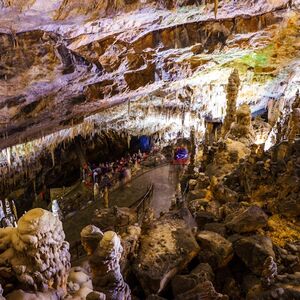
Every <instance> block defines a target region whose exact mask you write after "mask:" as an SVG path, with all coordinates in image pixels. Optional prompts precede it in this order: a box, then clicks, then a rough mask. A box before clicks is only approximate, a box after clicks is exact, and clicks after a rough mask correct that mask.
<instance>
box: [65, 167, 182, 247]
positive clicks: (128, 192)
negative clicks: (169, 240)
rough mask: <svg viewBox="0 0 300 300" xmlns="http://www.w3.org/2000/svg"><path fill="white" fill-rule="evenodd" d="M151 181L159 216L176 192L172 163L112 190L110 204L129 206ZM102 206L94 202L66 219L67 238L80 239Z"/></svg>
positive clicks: (71, 240)
mask: <svg viewBox="0 0 300 300" xmlns="http://www.w3.org/2000/svg"><path fill="white" fill-rule="evenodd" d="M151 183H153V184H154V191H153V198H152V201H151V206H152V207H153V209H154V211H155V214H156V216H159V214H160V212H162V211H168V210H169V207H170V205H171V200H172V198H173V197H174V194H175V188H176V183H177V175H176V172H175V169H174V166H172V165H165V166H162V167H158V168H155V169H153V170H150V171H148V172H146V173H145V174H142V175H140V176H138V177H137V178H135V179H133V180H132V181H131V182H130V183H128V184H127V185H125V186H121V187H120V188H118V189H116V190H114V191H112V192H111V193H110V195H109V200H110V202H109V205H110V206H114V205H117V206H119V207H124V206H126V207H128V206H129V205H131V204H132V203H133V202H134V201H136V200H137V199H139V198H140V197H141V196H143V195H144V194H145V193H146V191H147V188H148V186H149V185H150V184H151ZM101 207H103V203H100V202H98V203H92V204H91V205H89V206H88V207H86V208H85V209H83V210H81V211H80V212H77V213H76V214H75V215H74V216H72V217H70V218H68V219H66V220H65V221H64V222H63V226H64V231H65V233H66V240H67V241H69V242H71V243H72V242H73V241H76V240H78V239H80V231H81V229H82V228H83V227H85V226H86V225H89V224H90V222H91V219H92V217H93V213H94V212H95V210H96V209H97V208H101Z"/></svg>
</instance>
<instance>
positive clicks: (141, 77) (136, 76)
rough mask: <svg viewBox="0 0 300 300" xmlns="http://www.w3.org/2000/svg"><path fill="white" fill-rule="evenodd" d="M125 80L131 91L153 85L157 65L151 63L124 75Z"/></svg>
mask: <svg viewBox="0 0 300 300" xmlns="http://www.w3.org/2000/svg"><path fill="white" fill-rule="evenodd" d="M124 78H125V81H126V83H127V85H128V87H129V88H130V89H131V90H136V89H138V88H139V87H141V86H145V85H146V84H148V83H149V84H150V83H153V82H154V80H155V65H154V64H152V63H149V64H147V65H146V66H143V67H141V68H139V69H137V70H133V71H127V72H125V73H124Z"/></svg>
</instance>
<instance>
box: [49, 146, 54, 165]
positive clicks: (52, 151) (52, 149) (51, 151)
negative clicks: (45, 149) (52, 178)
mask: <svg viewBox="0 0 300 300" xmlns="http://www.w3.org/2000/svg"><path fill="white" fill-rule="evenodd" d="M50 154H51V159H52V166H53V167H54V166H55V155H54V147H51V148H50Z"/></svg>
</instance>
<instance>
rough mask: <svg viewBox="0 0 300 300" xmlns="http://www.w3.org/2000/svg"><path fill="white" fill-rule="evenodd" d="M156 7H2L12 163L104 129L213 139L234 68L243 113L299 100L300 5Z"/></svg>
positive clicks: (6, 129) (1, 115)
mask: <svg viewBox="0 0 300 300" xmlns="http://www.w3.org/2000/svg"><path fill="white" fill-rule="evenodd" d="M156 2H157V1H125V0H124V1H92V0H90V1H84V2H83V1H79V0H77V1H68V0H64V1H59V0H52V1H47V3H46V1H42V0H36V1H34V0H31V1H25V0H23V1H5V0H4V1H3V0H2V1H0V7H1V10H0V15H1V18H0V29H1V30H0V32H1V33H0V40H1V43H0V54H1V61H0V64H1V68H0V81H1V85H0V123H1V128H0V134H1V141H0V147H1V149H3V150H2V157H3V159H6V160H7V161H10V160H14V157H16V156H22V157H23V156H26V155H31V154H30V153H38V152H39V151H41V149H44V148H46V149H52V151H53V149H54V148H55V146H56V145H57V144H59V143H60V142H62V141H67V140H68V139H71V138H73V137H74V136H76V135H79V134H82V135H88V134H93V133H94V132H95V131H97V130H98V131H101V130H103V128H105V129H107V130H109V129H116V130H119V131H120V130H121V131H122V130H124V131H126V132H127V134H132V135H139V134H143V133H147V134H152V133H155V132H165V133H169V134H170V136H169V137H170V138H172V134H173V135H174V133H175V136H176V133H177V132H178V131H184V132H186V133H189V132H190V127H191V126H195V127H196V128H197V129H198V131H199V132H200V133H201V132H202V131H203V128H204V126H203V125H204V122H203V118H204V117H205V116H207V115H211V116H212V117H213V118H218V119H223V117H224V114H225V111H226V85H227V82H228V77H229V75H230V73H231V72H232V70H233V69H234V68H236V69H238V71H239V74H240V80H241V84H240V89H239V95H238V99H237V105H240V104H242V103H244V102H247V103H249V104H250V105H251V109H252V112H253V113H255V114H259V112H260V111H263V110H264V109H265V108H266V107H267V106H269V107H270V106H272V108H273V110H274V112H276V110H278V109H280V105H285V103H289V102H290V101H292V100H293V99H294V95H295V93H296V89H297V86H299V72H298V74H297V72H296V70H297V68H299V64H300V61H299V18H298V16H299V14H298V13H297V12H298V9H299V3H298V1H284V0H277V1H275V0H268V1H252V0H248V1H225V0H224V1H219V3H218V11H217V14H216V18H215V13H216V9H215V7H216V6H215V2H216V1H206V2H208V3H207V4H205V3H204V1H158V3H156ZM277 100H279V101H277ZM274 103H275V104H274ZM278 103H280V105H279V104H278ZM274 115H276V113H274ZM24 143H25V144H24ZM7 147H10V148H7ZM25 149H27V150H25Z"/></svg>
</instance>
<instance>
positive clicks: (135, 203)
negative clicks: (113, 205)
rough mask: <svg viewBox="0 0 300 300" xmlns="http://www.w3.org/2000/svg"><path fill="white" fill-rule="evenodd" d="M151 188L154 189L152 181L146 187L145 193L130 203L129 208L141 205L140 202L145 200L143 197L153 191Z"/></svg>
mask: <svg viewBox="0 0 300 300" xmlns="http://www.w3.org/2000/svg"><path fill="white" fill-rule="evenodd" d="M153 189H154V185H153V183H152V184H151V185H150V186H149V187H148V188H147V191H146V193H145V194H144V195H143V196H142V197H140V198H139V199H138V200H136V201H135V202H133V203H132V204H131V205H129V208H134V207H136V208H138V207H139V206H140V205H141V203H142V202H143V201H145V199H146V198H147V197H148V196H150V194H151V193H152V192H153Z"/></svg>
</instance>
